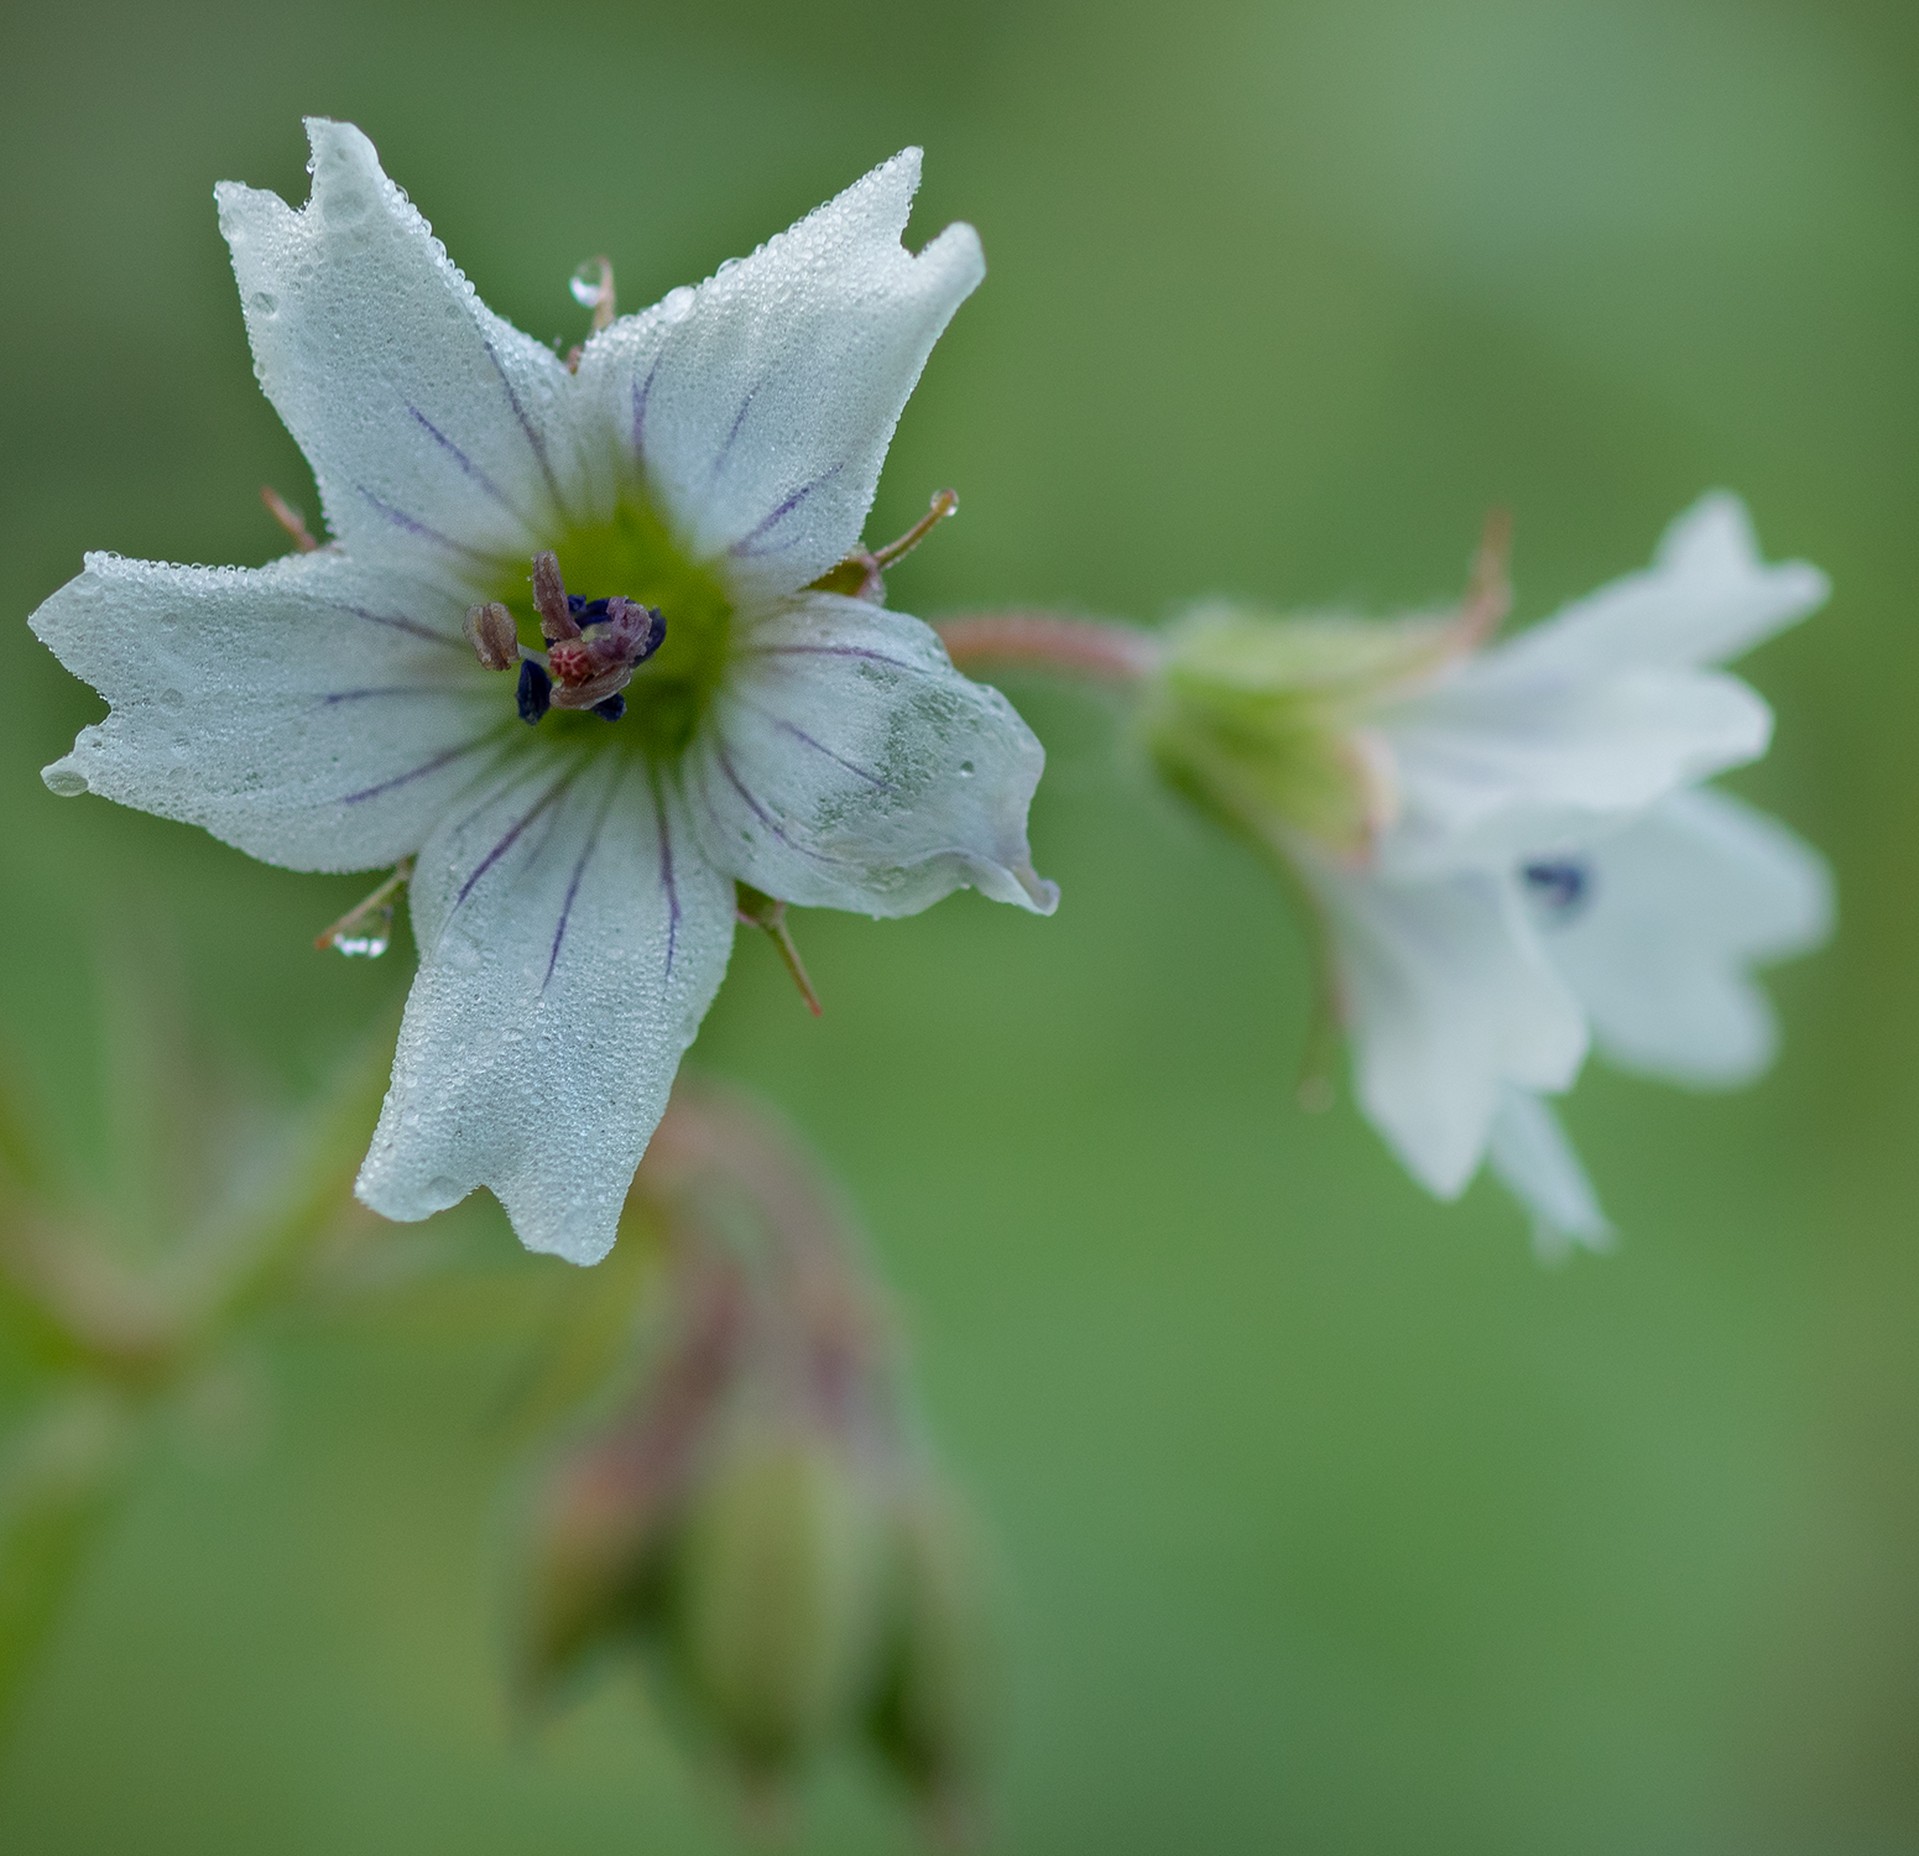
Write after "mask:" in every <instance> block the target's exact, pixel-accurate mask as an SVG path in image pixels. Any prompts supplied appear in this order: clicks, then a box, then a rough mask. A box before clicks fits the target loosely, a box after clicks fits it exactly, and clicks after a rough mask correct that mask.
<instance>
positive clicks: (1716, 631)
mask: <svg viewBox="0 0 1919 1856" xmlns="http://www.w3.org/2000/svg"><path fill="white" fill-rule="evenodd" d="M1825 594H1826V583H1825V579H1824V577H1823V576H1822V575H1821V574H1819V573H1818V572H1817V571H1816V570H1815V569H1813V568H1811V567H1808V566H1805V565H1803V564H1799V563H1794V564H1787V565H1783V566H1772V567H1768V566H1766V565H1765V564H1764V563H1763V562H1762V561H1761V560H1760V558H1759V555H1758V552H1757V549H1756V546H1755V544H1754V540H1753V536H1752V531H1751V527H1750V524H1749V523H1748V521H1747V518H1746V515H1745V511H1744V510H1743V508H1742V507H1741V506H1740V504H1739V503H1738V502H1737V501H1736V500H1735V499H1733V498H1732V497H1730V496H1725V495H1716V496H1711V497H1708V498H1706V499H1705V500H1704V501H1703V502H1701V503H1700V504H1698V505H1697V506H1696V507H1695V508H1694V509H1692V510H1691V511H1690V512H1689V513H1688V514H1686V515H1685V516H1683V517H1681V518H1680V520H1679V521H1678V522H1676V523H1675V524H1674V525H1673V527H1672V529H1671V530H1670V531H1669V533H1668V534H1667V536H1666V538H1665V540H1664V541H1663V543H1662V544H1661V546H1660V549H1659V552H1658V555H1657V558H1656V559H1655V561H1654V564H1653V566H1652V567H1651V568H1650V569H1649V570H1647V571H1645V572H1642V573H1638V574H1634V575H1631V576H1629V577H1627V578H1626V579H1623V580H1620V581H1617V582H1615V583H1614V584H1612V585H1611V586H1608V587H1606V588H1603V589H1602V590H1601V591H1600V592H1598V593H1596V594H1594V595H1592V596H1591V597H1590V598H1588V599H1585V600H1581V601H1579V602H1577V603H1575V604H1574V605H1572V606H1570V607H1568V608H1567V609H1565V610H1564V611H1562V612H1561V613H1559V614H1558V615H1557V616H1555V617H1554V618H1552V619H1549V620H1547V621H1546V622H1544V623H1542V624H1540V625H1538V626H1536V627H1534V628H1532V629H1530V630H1528V631H1526V632H1524V633H1521V634H1520V635H1519V636H1517V637H1515V638H1513V639H1511V640H1510V641H1508V642H1506V643H1504V644H1501V645H1499V646H1497V647H1495V648H1493V649H1490V650H1483V651H1482V650H1480V649H1479V648H1478V646H1479V643H1480V639H1481V636H1482V635H1483V632H1484V630H1485V629H1486V618H1487V604H1486V599H1485V595H1484V589H1483V588H1482V591H1481V595H1480V596H1479V597H1478V598H1477V600H1476V602H1475V609H1470V610H1469V612H1468V614H1467V615H1466V616H1465V617H1464V618H1463V619H1455V620H1453V621H1451V622H1445V621H1440V620H1425V619H1412V620H1402V621H1399V622H1397V623H1396V624H1392V625H1384V626H1381V625H1369V624H1366V623H1365V622H1363V621H1356V620H1342V619H1321V620H1312V619H1308V620H1298V621H1291V622H1282V621H1274V620H1271V619H1261V618H1256V617H1251V616H1247V615H1241V614H1232V613H1207V614H1201V615H1198V616H1197V617H1196V618H1195V619H1193V620H1191V621H1188V623H1187V625H1186V626H1185V627H1183V628H1182V629H1181V630H1180V631H1177V632H1176V633H1175V634H1174V637H1173V639H1172V642H1171V644H1170V646H1169V649H1168V654H1167V660H1166V664H1165V667H1164V668H1163V669H1162V671H1161V673H1160V683H1161V689H1160V694H1159V696H1158V698H1157V703H1156V709H1155V710H1154V711H1153V712H1152V714H1151V717H1150V720H1149V739H1150V740H1151V742H1152V745H1153V748H1154V750H1155V753H1156V754H1157V756H1158V758H1159V760H1160V763H1161V765H1162V766H1163V767H1164V768H1165V769H1166V770H1167V771H1168V773H1169V774H1170V775H1171V777H1172V778H1174V779H1175V781H1176V782H1177V783H1178V784H1180V785H1181V786H1182V788H1184V789H1185V790H1186V791H1188V792H1189V793H1193V794H1194V795H1195V796H1197V797H1198V798H1200V799H1201V801H1202V803H1204V804H1206V805H1207V806H1208V807H1209V809H1211V810H1212V811H1214V812H1215V813H1216V814H1219V815H1221V816H1223V817H1225V818H1226V819H1227V820H1228V821H1229V822H1230V823H1232V824H1233V825H1235V826H1236V827H1237V828H1238V829H1240V830H1241V831H1242V832H1244V833H1246V834H1247V835H1249V836H1251V837H1253V838H1254V839H1255V840H1256V841H1257V842H1259V843H1260V844H1262V845H1263V846H1264V847H1265V848H1267V849H1269V850H1271V851H1273V852H1275V853H1277V854H1279V855H1280V856H1282V857H1283V858H1284V859H1285V860H1286V862H1287V864H1288V865H1289V867H1291V868H1292V869H1293V870H1295V871H1296V872H1297V873H1298V874H1299V876H1300V877H1301V878H1302V879H1303V881H1304V882H1305V884H1306V886H1307V888H1308V889H1309V890H1310V892H1311V894H1312V895H1313V897H1314V898H1315V900H1316V902H1317V904H1318V906H1319V908H1320V910H1321V911H1322V913H1323V917H1324V921H1325V924H1326V931H1327V932H1326V940H1327V953H1328V959H1329V964H1330V969H1331V976H1330V977H1331V984H1332V987H1333V990H1334V993H1335V996H1336V1001H1337V1005H1338V1008H1339V1010H1340V1013H1341V1015H1342V1017H1343V1019H1344V1021H1345V1022H1346V1024H1347V1025H1348V1027H1349V1029H1350V1033H1351V1037H1352V1044H1353V1063H1354V1072H1355V1083H1356V1089H1357V1094H1358V1098H1359V1101H1360V1104H1361V1107H1362V1108H1363V1109H1364V1111H1365V1113H1366V1114H1367V1116H1368V1118H1369V1119H1370V1120H1371V1121H1372V1122H1373V1124H1374V1126H1375V1127H1377V1128H1378V1129H1379V1130H1380V1132H1381V1133H1382V1134H1384V1135H1385V1137H1386V1139H1387V1140H1388V1141H1389V1142H1390V1143H1391V1145H1392V1146H1393V1148H1394V1150H1395V1151H1396V1152H1397V1153H1398V1155H1399V1156H1400V1158H1401V1160H1402V1161H1403V1162H1404V1163H1405V1165H1406V1167H1407V1169H1408V1170H1409V1171H1410V1172H1411V1173H1412V1174H1413V1175H1414V1177H1415V1178H1417V1179H1418V1180H1419V1181H1420V1182H1421V1183H1422V1184H1423V1185H1425V1186H1426V1187H1427V1188H1428V1189H1429V1190H1431V1191H1432V1192H1434V1193H1435V1194H1437V1195H1438V1196H1440V1197H1442V1198H1452V1197H1455V1196H1457V1195H1458V1193H1460V1192H1461V1191H1462V1190H1463V1189H1464V1188H1465V1186H1466V1184H1467V1183H1468V1181H1470V1180H1471V1179H1472V1177H1473V1176H1474V1174H1475V1173H1476V1172H1477V1171H1478V1169H1479V1167H1480V1164H1481V1162H1482V1161H1483V1160H1485V1159H1486V1158H1487V1156H1488V1153H1489V1151H1490V1154H1491V1158H1492V1161H1493V1164H1494V1168H1495V1170H1496V1171H1497V1173H1498V1174H1499V1176H1500V1177H1501V1178H1502V1179H1503V1180H1504V1181H1505V1182H1506V1183H1507V1185H1508V1186H1510V1187H1511V1188H1512V1189H1513V1190H1514V1191H1515V1192H1516V1193H1518V1195H1519V1196H1520V1197H1521V1199H1522V1200H1523V1201H1524V1202H1525V1203H1526V1204H1527V1205H1528V1207H1529V1208H1530V1209H1531V1210H1532V1212H1533V1214H1534V1220H1535V1227H1536V1230H1537V1232H1538V1234H1539V1237H1540V1241H1541V1242H1542V1244H1544V1245H1546V1246H1547V1247H1552V1246H1554V1245H1563V1244H1564V1243H1565V1242H1566V1241H1568V1240H1578V1241H1583V1242H1588V1243H1598V1242H1603V1241H1604V1239H1605V1237H1606V1235H1607V1225H1606V1221H1605V1219H1604V1216H1603V1214H1602V1213H1601V1212H1600V1209H1599V1206H1598V1202H1597V1200H1596V1198H1595V1196H1594V1194H1593V1192H1592V1189H1591V1187H1590V1186H1589V1185H1588V1183H1587V1182H1586V1179H1585V1176H1584V1174H1583V1172H1582V1171H1581V1170H1580V1167H1579V1163H1578V1160H1577V1158H1576V1157H1575V1156H1574V1154H1573V1152H1572V1149H1571V1147H1570V1146H1569V1144H1568V1143H1567V1142H1566V1140H1565V1137H1564V1135H1563V1134H1562V1133H1561V1131H1560V1130H1559V1127H1558V1124H1557V1122H1556V1121H1555V1120H1554V1118H1553V1116H1552V1114H1551V1111H1550V1110H1549V1109H1548V1108H1547V1107H1546V1105H1545V1103H1544V1102H1543V1101H1542V1100H1541V1099H1540V1098H1541V1097H1542V1096H1543V1095H1547V1094H1553V1093H1557V1092H1560V1091H1563V1090H1565V1089H1566V1088H1568V1087H1569V1086H1570V1085H1571V1083H1572V1082H1573V1080H1574V1078H1575V1077H1576V1075H1577V1074H1578V1072H1579V1069H1580V1066H1581V1064H1582V1063H1583V1062H1584V1059H1585V1056H1586V1051H1587V1046H1588V1041H1589V1036H1590V1037H1591V1038H1592V1039H1593V1040H1594V1041H1596V1042H1597V1044H1598V1045H1599V1047H1600V1048H1601V1049H1602V1050H1603V1051H1604V1052H1605V1053H1606V1054H1607V1055H1609V1056H1611V1057H1613V1058H1614V1059H1615V1060H1617V1061H1619V1062H1620V1063H1622V1064H1624V1065H1626V1066H1628V1067H1631V1068H1635V1069H1639V1070H1643V1071H1647V1072H1649V1073H1652V1074H1656V1075H1662V1076H1670V1077H1674V1078H1677V1079H1679V1080H1682V1081H1690V1082H1695V1083H1700V1082H1704V1083H1711V1082H1721V1083H1723V1082H1732V1081H1739V1080H1744V1079H1746V1078H1748V1077H1750V1076H1751V1075H1753V1074H1756V1073H1757V1071H1758V1070H1759V1069H1761V1068H1763V1067H1764V1065H1765V1063H1766V1061H1767V1060H1768V1058H1769V1057H1770V1054H1771V1048H1772V1031H1771V1019H1770V1016H1769V1013H1768V1009H1767V1007H1766V1004H1765V1001H1764V999H1763V998H1762V997H1761V995H1760V994H1759V993H1758V992H1757V990H1756V989H1755V988H1754V986H1753V985H1752V983H1751V981H1750V979H1749V977H1748V972H1749V969H1750V968H1752V967H1753V966H1755V965H1757V964H1760V963H1762V962H1764V961H1767V960H1772V959H1778V958H1780V957H1782V956H1784V955H1786V954H1789V953H1793V952H1798V951H1800V950H1802V949H1805V948H1808V947H1811V946H1813V945H1815V944H1816V943H1817V942H1818V941H1819V940H1820V939H1822V938H1823V936H1824V935H1825V934H1826V933H1827V932H1828V928H1829V922H1830V902H1829V889H1828V883H1827V879H1826V875H1825V870H1824V866H1823V865H1822V864H1821V862H1820V861H1819V859H1818V857H1817V856H1816V854H1815V853H1813V852H1812V851H1811V850H1809V849H1808V848H1807V847H1806V846H1804V845H1802V844H1800V843H1799V842H1798V840H1796V839H1794V838H1792V837H1791V836H1790V834H1788V833H1786V832H1785V831H1784V829H1783V828H1782V827H1779V826H1777V825H1775V824H1772V823H1771V822H1770V821H1768V820H1765V819H1763V818H1760V817H1758V816H1757V815H1755V814H1753V813H1751V812H1750V811H1749V810H1747V809H1746V808H1744V807H1741V806H1738V805H1736V804H1735V803H1734V802H1733V801H1731V800H1728V799H1725V798H1723V797H1722V796H1720V795H1716V794H1709V793H1703V792H1696V791H1692V790H1690V789H1692V788H1694V787H1696V786H1697V785H1698V783H1699V782H1701V781H1703V780H1706V779H1708V778H1710V777H1711V776H1712V775H1714V774H1716V773H1719V772H1722V771H1724V770H1725V769H1727V768H1729V767H1733V766H1737V765H1740V764H1741V763H1744V762H1747V761H1751V760H1755V759H1757V758H1758V757H1759V756H1760V755H1761V754H1763V753H1764V752H1765V749H1766V746H1767V744H1768V741H1769V739H1770V734H1771V726H1772V718H1771V714H1770V711H1769V710H1768V709H1767V707H1766V705H1765V703H1764V702H1763V701H1762V700H1761V699H1760V698H1759V697H1758V696H1757V695H1756V694H1755V693H1754V692H1753V691H1752V690H1751V689H1750V688H1748V687H1747V685H1745V684H1744V683H1742V682H1740V681H1739V680H1738V679H1736V678H1734V677H1731V676H1729V675H1727V674H1726V673H1724V672H1723V671H1721V670H1718V669H1716V668H1714V666H1715V665H1716V664H1717V663H1719V662H1720V661H1721V660H1723V659H1726V658H1729V657H1731V656H1734V655H1736V654H1737V653H1739V652H1741V651H1743V650H1745V649H1746V648H1748V647H1749V646H1751V645H1753V644H1756V643H1758V642H1759V641H1760V640H1761V639H1763V638H1765V637H1767V636H1769V635H1770V634H1771V633H1773V632H1774V631H1776V630H1778V629H1780V628H1781V627H1783V626H1785V625H1787V624H1790V623H1791V622H1792V621H1793V620H1795V619H1798V618H1800V617H1802V616H1803V615H1804V614H1806V613H1808V612H1810V611H1812V610H1813V609H1814V608H1815V607H1816V606H1817V605H1819V604H1820V602H1821V601H1822V600H1823V599H1824V598H1825Z"/></svg>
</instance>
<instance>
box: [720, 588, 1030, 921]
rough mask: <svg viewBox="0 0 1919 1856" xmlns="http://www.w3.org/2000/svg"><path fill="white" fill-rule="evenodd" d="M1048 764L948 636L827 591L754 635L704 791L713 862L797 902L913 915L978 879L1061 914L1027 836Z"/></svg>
mask: <svg viewBox="0 0 1919 1856" xmlns="http://www.w3.org/2000/svg"><path fill="white" fill-rule="evenodd" d="M1045 764H1046V753H1045V750H1044V749H1043V748H1042V747H1041V746H1040V744H1039V742H1038V740H1037V739H1036V738H1035V737H1034V735H1033V732H1032V730H1031V729H1029V728H1028V727H1027V726H1026V724H1025V723H1024V722H1023V721H1021V720H1020V718H1019V716H1018V715H1017V714H1016V713H1015V711H1014V709H1013V706H1012V704H1011V703H1009V702H1008V701H1007V700H1006V698H1005V697H1004V696H1002V695H1001V694H1000V693H999V691H998V690H995V689H990V688H988V687H987V686H986V685H985V684H981V683H975V682H973V681H972V680H971V679H970V678H967V677H964V676H962V675H961V674H960V673H959V672H958V671H957V670H955V669H954V668H953V666H952V663H951V662H950V660H949V659H948V658H947V655H946V650H945V647H944V646H943V645H942V644H941V643H940V641H939V639H938V637H937V636H936V635H935V634H934V633H933V632H932V630H931V629H930V628H928V627H927V626H924V625H922V624H921V623H920V622H919V621H918V620H917V619H912V618H908V617H906V616H905V615H904V614H903V613H897V612H887V611H885V610H883V609H882V608H880V607H877V606H872V605H868V604H867V603H865V602H864V601H861V600H855V599H840V598H836V597H833V596H831V595H828V594H812V595H809V596H806V597H804V598H803V599H801V600H798V601H795V602H792V603H790V604H788V605H785V606H783V607H780V608H778V609H776V610H774V611H772V612H770V613H768V614H766V615H765V616H763V617H762V618H761V619H760V620H759V621H758V622H757V623H756V624H755V625H754V626H753V628H752V630H751V631H750V632H749V633H748V635H747V636H746V638H745V639H743V640H742V642H741V644H740V646H739V648H738V651H737V654H736V658H735V661H734V663H733V665H732V666H731V668H730V669H729V673H728V678H727V682H726V686H725V688H724V690H723V691H722V693H721V695H720V696H719V698H718V700H717V701H716V703H715V705H714V710H713V714H712V716H711V717H710V719H709V722H708V724H707V726H706V728H705V730H704V731H703V733H702V736H701V739H700V740H699V741H698V742H697V743H696V745H695V747H694V749H693V752H692V754H691V756H690V760H689V765H688V770H687V794H688V803H689V806H690V807H691V808H692V810H693V811H694V814H695V817H696V819H697V821H698V823H699V825H700V829H701V832H702V835H703V837H704V840H705V842H706V843H707V845H708V847H709V855H710V856H711V857H712V859H713V861H714V862H715V863H717V864H719V865H720V866H721V868H723V869H725V870H727V871H729V872H731V873H732V874H733V875H735V876H737V877H739V878H740V879H741V880H742V881H744V882H747V883H750V884H752V885H753V887H754V888H756V889H760V890H764V891H765V892H766V893H767V894H768V895H772V896H778V897H781V898H783V899H784V900H785V901H788V902H796V903H802V904H807V905H810V906H817V907H823V908H836V909H856V910H859V911H861V912H863V913H865V914H869V915H910V914H912V913H914V912H915V911H916V910H919V909H923V908H925V907H927V906H928V905H929V904H930V903H934V902H937V901H938V900H939V899H940V897H942V896H944V895H947V894H949V893H950V892H951V891H953V890H955V889H958V888H960V887H961V886H963V885H966V884H971V885H972V886H973V887H975V888H977V889H979V890H981V891H983V892H984V893H985V894H986V895H988V896H991V897H993V898H994V899H995V900H996V901H999V902H1012V903H1017V904H1018V905H1019V906H1020V907H1022V908H1027V909H1031V910H1033V911H1035V912H1036V913H1038V914H1042V915H1047V914H1051V912H1052V910H1053V908H1054V907H1055V905H1056V904H1057V903H1058V900H1059V892H1058V891H1057V890H1056V889H1055V888H1054V886H1053V885H1052V884H1051V883H1048V882H1045V881H1044V880H1042V879H1041V878H1040V877H1038V876H1036V875H1035V874H1034V871H1033V863H1032V854H1031V852H1030V850H1029V849H1028V846H1027V841H1026V813H1027V808H1028V806H1030V805H1031V803H1032V798H1033V790H1034V788H1035V787H1036V786H1037V785H1038V784H1039V777H1040V772H1041V769H1042V768H1043V767H1044V766H1045Z"/></svg>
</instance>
